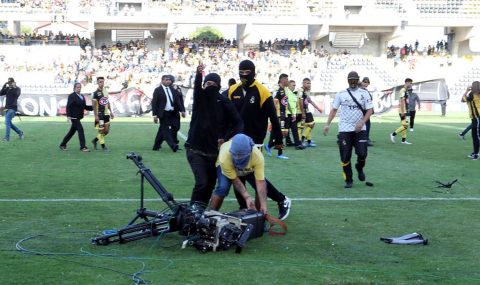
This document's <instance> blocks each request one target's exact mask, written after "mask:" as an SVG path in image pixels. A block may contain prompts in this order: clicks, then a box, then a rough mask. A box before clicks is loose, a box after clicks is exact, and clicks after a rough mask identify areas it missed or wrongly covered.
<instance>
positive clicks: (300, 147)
mask: <svg viewBox="0 0 480 285" xmlns="http://www.w3.org/2000/svg"><path fill="white" fill-rule="evenodd" d="M295 149H296V150H304V149H305V146H303V145H301V144H299V145H296V146H295Z"/></svg>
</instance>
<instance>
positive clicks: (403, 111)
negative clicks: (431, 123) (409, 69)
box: [390, 78, 413, 145]
mask: <svg viewBox="0 0 480 285" xmlns="http://www.w3.org/2000/svg"><path fill="white" fill-rule="evenodd" d="M412 83H413V80H412V79H410V78H407V79H405V85H404V87H403V88H402V89H400V99H399V106H398V114H399V116H400V121H401V125H400V127H399V128H398V129H396V130H395V131H394V132H393V133H391V134H390V140H391V141H392V143H395V136H396V135H397V134H401V135H402V144H407V145H408V144H412V143H410V142H408V141H407V129H408V119H407V110H408V96H409V94H411V93H412Z"/></svg>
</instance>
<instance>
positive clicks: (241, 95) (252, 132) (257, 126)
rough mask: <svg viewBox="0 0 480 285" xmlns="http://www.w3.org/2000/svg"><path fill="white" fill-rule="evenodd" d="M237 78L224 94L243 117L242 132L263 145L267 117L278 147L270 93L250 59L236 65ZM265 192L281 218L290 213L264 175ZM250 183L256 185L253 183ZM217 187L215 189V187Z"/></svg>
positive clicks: (279, 139)
mask: <svg viewBox="0 0 480 285" xmlns="http://www.w3.org/2000/svg"><path fill="white" fill-rule="evenodd" d="M238 69H239V76H240V80H241V82H240V83H238V84H235V85H233V86H231V87H230V88H229V89H228V98H229V99H230V100H231V101H232V102H233V104H234V105H235V108H236V109H237V110H238V112H239V113H240V117H241V118H242V120H243V125H244V126H243V127H244V129H243V133H244V134H245V135H247V136H249V137H250V138H251V139H252V140H253V142H254V143H255V146H256V147H258V148H259V149H262V148H263V141H264V139H265V136H266V135H267V127H268V120H270V123H271V124H272V133H273V134H274V136H275V142H276V144H277V145H276V146H275V147H276V148H277V149H279V148H282V147H283V144H282V143H279V142H282V132H281V130H280V122H279V120H278V117H277V114H276V110H275V105H274V103H273V97H272V96H271V94H270V92H269V91H268V89H267V88H266V87H265V86H263V85H262V84H261V83H260V82H258V81H257V80H255V64H254V63H253V62H252V61H250V60H243V61H242V62H240V65H239V68H238ZM265 182H266V183H267V196H268V197H269V198H270V199H272V200H273V201H275V202H277V204H278V211H279V215H278V216H279V219H281V220H284V219H286V218H287V216H288V214H289V213H290V206H291V200H290V199H289V198H288V197H286V196H285V195H283V194H282V193H281V192H279V191H278V190H277V189H276V188H275V187H274V186H273V185H272V183H270V181H268V180H267V179H265ZM252 187H254V188H255V187H256V186H255V185H254V184H253V185H252ZM217 190H218V189H217ZM235 196H236V197H237V201H238V203H239V204H240V207H241V208H247V205H246V203H245V200H244V199H243V197H242V196H241V195H239V194H238V192H236V191H235Z"/></svg>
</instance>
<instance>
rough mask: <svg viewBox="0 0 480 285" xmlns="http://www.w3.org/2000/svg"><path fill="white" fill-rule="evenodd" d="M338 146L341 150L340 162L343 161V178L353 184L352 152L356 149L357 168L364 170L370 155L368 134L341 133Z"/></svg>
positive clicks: (363, 132) (362, 132)
mask: <svg viewBox="0 0 480 285" xmlns="http://www.w3.org/2000/svg"><path fill="white" fill-rule="evenodd" d="M338 146H339V150H340V160H341V161H342V170H343V176H344V179H345V181H346V182H352V181H353V178H352V164H351V162H350V159H351V158H352V150H353V148H355V154H356V155H357V166H356V167H357V168H359V169H363V167H364V166H365V160H366V159H367V153H368V138H367V132H366V131H361V132H358V133H356V132H340V133H338Z"/></svg>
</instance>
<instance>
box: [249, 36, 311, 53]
mask: <svg viewBox="0 0 480 285" xmlns="http://www.w3.org/2000/svg"><path fill="white" fill-rule="evenodd" d="M258 49H259V51H261V52H264V51H267V50H276V51H293V52H295V51H297V50H298V51H303V50H304V49H310V42H309V41H308V40H307V39H295V40H292V39H281V40H279V39H275V40H273V42H272V41H271V40H268V41H263V40H260V42H259V44H258Z"/></svg>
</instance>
